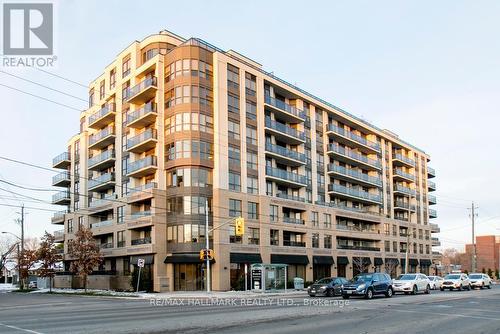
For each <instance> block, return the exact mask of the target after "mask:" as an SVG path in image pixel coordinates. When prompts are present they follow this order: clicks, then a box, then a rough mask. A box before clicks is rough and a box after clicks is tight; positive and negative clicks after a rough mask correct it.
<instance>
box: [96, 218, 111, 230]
mask: <svg viewBox="0 0 500 334" xmlns="http://www.w3.org/2000/svg"><path fill="white" fill-rule="evenodd" d="M111 225H113V219H109V220H103V221H100V222H98V223H93V224H92V228H98V227H106V226H111Z"/></svg>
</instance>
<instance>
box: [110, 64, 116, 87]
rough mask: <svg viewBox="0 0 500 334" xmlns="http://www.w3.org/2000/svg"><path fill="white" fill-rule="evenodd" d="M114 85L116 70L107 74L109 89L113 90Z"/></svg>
mask: <svg viewBox="0 0 500 334" xmlns="http://www.w3.org/2000/svg"><path fill="white" fill-rule="evenodd" d="M115 85H116V68H114V69H112V70H111V71H110V72H109V89H110V90H111V89H113V88H115Z"/></svg>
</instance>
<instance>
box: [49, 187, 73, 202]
mask: <svg viewBox="0 0 500 334" xmlns="http://www.w3.org/2000/svg"><path fill="white" fill-rule="evenodd" d="M69 199H70V197H69V190H63V191H59V192H57V193H55V194H54V195H52V202H59V201H62V200H68V201H69Z"/></svg>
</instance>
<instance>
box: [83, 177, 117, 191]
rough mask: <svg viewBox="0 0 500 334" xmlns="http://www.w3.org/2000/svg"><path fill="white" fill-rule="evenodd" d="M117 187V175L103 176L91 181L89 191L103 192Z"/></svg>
mask: <svg viewBox="0 0 500 334" xmlns="http://www.w3.org/2000/svg"><path fill="white" fill-rule="evenodd" d="M114 187H115V173H105V174H101V175H99V176H98V177H96V178H95V179H90V180H89V183H88V187H87V188H88V191H102V190H106V189H110V188H114Z"/></svg>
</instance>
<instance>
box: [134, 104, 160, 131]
mask: <svg viewBox="0 0 500 334" xmlns="http://www.w3.org/2000/svg"><path fill="white" fill-rule="evenodd" d="M156 110H157V109H156V103H153V102H150V103H147V104H145V105H144V106H143V107H142V108H140V109H137V110H132V111H129V112H128V113H127V126H129V127H131V128H136V129H139V128H144V127H146V126H148V125H150V124H152V123H154V122H155V120H156V116H157V111H156Z"/></svg>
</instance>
